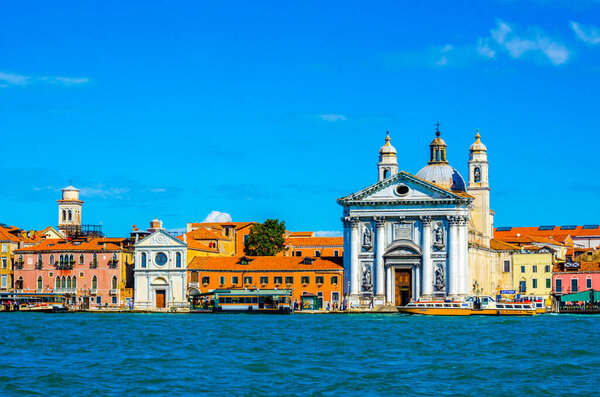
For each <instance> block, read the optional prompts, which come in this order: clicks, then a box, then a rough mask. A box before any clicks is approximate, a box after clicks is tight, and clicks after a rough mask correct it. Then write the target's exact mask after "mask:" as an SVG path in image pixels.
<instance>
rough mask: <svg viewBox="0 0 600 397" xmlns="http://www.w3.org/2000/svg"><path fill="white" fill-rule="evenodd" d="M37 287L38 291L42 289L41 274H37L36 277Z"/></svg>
mask: <svg viewBox="0 0 600 397" xmlns="http://www.w3.org/2000/svg"><path fill="white" fill-rule="evenodd" d="M37 289H38V290H39V291H41V290H42V276H38V278H37Z"/></svg>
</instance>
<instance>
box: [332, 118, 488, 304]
mask: <svg viewBox="0 0 600 397" xmlns="http://www.w3.org/2000/svg"><path fill="white" fill-rule="evenodd" d="M486 151H487V149H486V148H485V146H483V144H482V143H481V141H480V137H479V134H477V136H476V142H475V143H474V144H473V145H472V146H471V149H470V152H471V155H470V161H469V179H468V181H469V183H468V185H467V184H465V181H464V179H463V178H462V176H461V175H460V174H459V173H458V171H457V170H456V169H454V168H453V167H452V166H450V164H449V163H448V160H447V158H446V143H445V142H444V140H443V139H442V138H441V137H440V131H439V129H438V130H437V131H436V138H435V139H434V140H433V141H432V142H431V144H430V153H429V155H430V160H429V162H428V164H427V166H425V167H424V168H423V169H421V170H420V171H419V172H418V173H417V174H416V175H412V174H409V173H407V172H405V171H398V162H397V152H396V149H395V148H394V147H393V146H392V145H391V140H390V137H389V134H388V136H387V137H386V143H385V145H384V146H383V147H381V149H380V150H379V163H378V164H377V167H378V182H377V183H375V184H374V185H371V186H369V187H367V188H365V189H362V190H361V191H359V192H356V193H354V194H351V195H349V196H346V197H343V198H341V199H339V200H338V203H339V204H340V205H341V206H342V207H343V217H342V221H343V224H344V269H345V273H344V274H345V285H346V287H347V288H348V290H347V294H348V295H347V296H348V299H349V304H351V305H352V306H353V307H367V306H375V307H377V306H383V305H395V306H400V305H405V304H407V303H408V302H409V301H410V300H439V299H447V298H450V299H454V300H462V299H464V298H465V297H466V296H468V295H469V294H471V293H472V288H473V276H474V275H476V273H477V271H476V269H471V268H470V266H469V262H470V261H469V257H470V256H472V255H479V256H481V255H482V253H481V252H479V251H478V250H479V247H483V249H484V251H485V250H489V251H490V252H492V251H493V250H490V249H489V241H490V239H491V231H492V223H493V222H492V220H491V216H492V214H493V213H492V212H491V211H490V210H489V186H488V164H487V152H486ZM474 222H476V223H477V224H475V223H474ZM474 239H477V240H478V241H479V243H480V244H478V245H477V244H476V245H473V244H472V242H473V240H474ZM470 242H471V244H470ZM473 250H474V251H473ZM486 252H487V251H486ZM483 255H484V256H486V257H487V256H488V255H487V254H486V253H483Z"/></svg>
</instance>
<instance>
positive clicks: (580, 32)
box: [570, 21, 600, 44]
mask: <svg viewBox="0 0 600 397" xmlns="http://www.w3.org/2000/svg"><path fill="white" fill-rule="evenodd" d="M570 24H571V29H573V31H574V32H575V35H576V36H577V37H578V38H579V40H581V41H583V42H584V43H587V44H600V28H597V27H595V26H592V25H589V26H584V25H580V24H578V23H577V22H575V21H571V22H570Z"/></svg>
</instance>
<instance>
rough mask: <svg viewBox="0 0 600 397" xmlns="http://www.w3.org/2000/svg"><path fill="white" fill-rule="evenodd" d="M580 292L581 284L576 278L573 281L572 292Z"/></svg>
mask: <svg viewBox="0 0 600 397" xmlns="http://www.w3.org/2000/svg"><path fill="white" fill-rule="evenodd" d="M578 291H579V283H578V282H577V279H576V278H572V279H571V292H578Z"/></svg>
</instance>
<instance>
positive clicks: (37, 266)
mask: <svg viewBox="0 0 600 397" xmlns="http://www.w3.org/2000/svg"><path fill="white" fill-rule="evenodd" d="M43 267H44V264H43V263H42V262H36V264H35V269H36V270H41V269H42V268H43Z"/></svg>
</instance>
